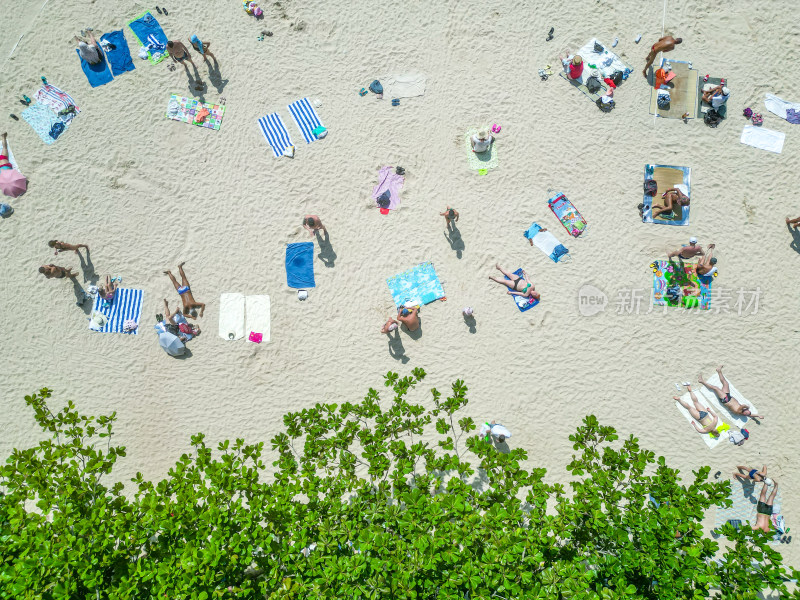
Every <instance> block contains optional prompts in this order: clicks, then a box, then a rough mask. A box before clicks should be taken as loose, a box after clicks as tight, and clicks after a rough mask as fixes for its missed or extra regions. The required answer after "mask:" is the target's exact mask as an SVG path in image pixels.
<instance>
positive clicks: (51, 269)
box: [39, 265, 78, 279]
mask: <svg viewBox="0 0 800 600" xmlns="http://www.w3.org/2000/svg"><path fill="white" fill-rule="evenodd" d="M39 273H41V274H42V275H44V276H45V277H47V278H48V279H53V278H55V279H63V278H64V277H77V276H78V274H77V273H73V272H72V269H71V268H69V267H59V266H56V265H43V266H41V267H39Z"/></svg>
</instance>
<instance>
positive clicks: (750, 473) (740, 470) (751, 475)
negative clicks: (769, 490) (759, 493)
mask: <svg viewBox="0 0 800 600" xmlns="http://www.w3.org/2000/svg"><path fill="white" fill-rule="evenodd" d="M744 473H747V475H745V474H744ZM733 478H734V479H739V480H741V481H744V482H747V481H755V482H756V483H761V482H762V481H767V465H764V466H763V467H761V470H760V471H759V470H758V469H751V468H750V467H745V466H744V465H737V466H736V470H735V471H734V472H733ZM769 481H772V480H771V479H770V480H769Z"/></svg>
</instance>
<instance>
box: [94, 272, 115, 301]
mask: <svg viewBox="0 0 800 600" xmlns="http://www.w3.org/2000/svg"><path fill="white" fill-rule="evenodd" d="M115 279H116V278H115ZM118 287H119V286H118V285H117V282H116V281H113V280H112V279H111V276H110V275H106V280H105V283H103V285H101V286H100V287H99V288H98V291H97V293H98V294H100V297H101V298H102V299H103V300H105V301H106V302H108V303H111V302H113V301H114V294H115V293H116V291H117V288H118Z"/></svg>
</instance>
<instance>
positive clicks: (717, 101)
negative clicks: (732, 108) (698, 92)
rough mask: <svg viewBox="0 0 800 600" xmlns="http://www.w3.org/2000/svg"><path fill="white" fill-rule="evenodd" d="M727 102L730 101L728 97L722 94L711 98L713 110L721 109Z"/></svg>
mask: <svg viewBox="0 0 800 600" xmlns="http://www.w3.org/2000/svg"><path fill="white" fill-rule="evenodd" d="M729 95H730V94H729ZM727 101H728V96H723V95H722V94H717V95H716V96H714V97H713V98H711V107H712V108H719V107H720V106H722V105H723V104H725V103H726V102H727Z"/></svg>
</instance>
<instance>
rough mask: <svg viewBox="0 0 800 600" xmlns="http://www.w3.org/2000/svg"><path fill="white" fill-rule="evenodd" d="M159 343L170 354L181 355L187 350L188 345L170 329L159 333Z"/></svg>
mask: <svg viewBox="0 0 800 600" xmlns="http://www.w3.org/2000/svg"><path fill="white" fill-rule="evenodd" d="M158 343H159V344H160V345H161V347H162V348H163V349H164V352H166V353H167V354H169V355H170V356H181V355H182V354H183V353H184V352H186V346H185V345H184V343H183V342H182V341H181V339H180V338H179V337H178V336H177V335H172V334H171V333H169V332H168V331H165V332H163V333H159V334H158Z"/></svg>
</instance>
